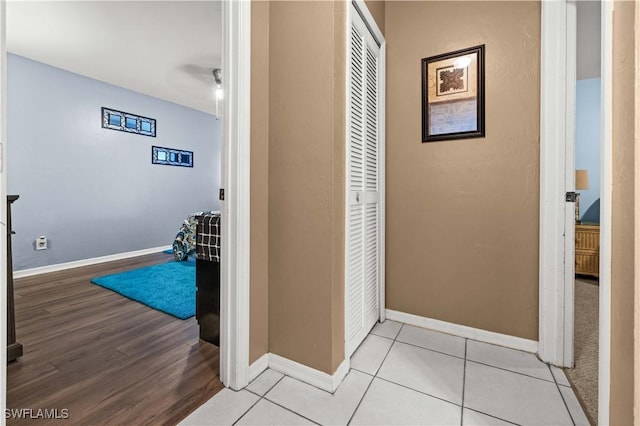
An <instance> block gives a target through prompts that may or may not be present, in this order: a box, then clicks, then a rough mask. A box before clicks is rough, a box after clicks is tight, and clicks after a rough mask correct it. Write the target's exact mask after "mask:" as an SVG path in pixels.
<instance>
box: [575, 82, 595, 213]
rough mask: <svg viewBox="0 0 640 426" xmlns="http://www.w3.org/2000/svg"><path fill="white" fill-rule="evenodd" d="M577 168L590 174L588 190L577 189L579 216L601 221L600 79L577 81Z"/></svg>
mask: <svg viewBox="0 0 640 426" xmlns="http://www.w3.org/2000/svg"><path fill="white" fill-rule="evenodd" d="M575 151H576V169H586V170H588V173H589V189H587V190H579V191H578V192H579V193H580V218H581V219H582V221H583V222H595V223H600V202H599V200H600V79H599V78H590V79H588V80H578V82H577V84H576V147H575Z"/></svg>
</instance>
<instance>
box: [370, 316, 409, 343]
mask: <svg viewBox="0 0 640 426" xmlns="http://www.w3.org/2000/svg"><path fill="white" fill-rule="evenodd" d="M400 328H402V323H401V322H395V321H389V320H386V321H385V322H383V323H378V324H376V326H375V327H373V330H371V334H375V335H376V336H381V337H386V338H387V339H395V338H396V336H397V335H398V332H399V331H400Z"/></svg>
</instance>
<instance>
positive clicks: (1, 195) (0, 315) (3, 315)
mask: <svg viewBox="0 0 640 426" xmlns="http://www.w3.org/2000/svg"><path fill="white" fill-rule="evenodd" d="M6 10H7V9H6V2H5V0H0V283H4V284H3V285H0V289H2V291H0V342H2V345H3V346H2V350H0V368H2V372H1V373H0V409H1V410H2V413H4V412H5V411H4V410H5V409H6V408H7V350H6V342H7V291H6V288H7V282H6V281H7V278H6V277H7V239H6V237H5V236H6V235H7V234H6V232H7V225H6V224H7V202H6V199H7V179H6V176H7V175H6V170H7V160H6V155H4V153H5V152H6V146H7V145H6V140H7V126H6V123H7V46H6V40H7V37H6V28H7V27H6V16H7V14H6ZM5 423H6V420H5V418H4V416H2V420H0V424H1V425H4V424H5Z"/></svg>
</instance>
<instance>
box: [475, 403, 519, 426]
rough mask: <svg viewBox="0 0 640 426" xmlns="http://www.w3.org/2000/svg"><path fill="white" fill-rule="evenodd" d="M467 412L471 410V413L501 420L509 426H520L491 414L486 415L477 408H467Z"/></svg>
mask: <svg viewBox="0 0 640 426" xmlns="http://www.w3.org/2000/svg"><path fill="white" fill-rule="evenodd" d="M467 410H469V411H474V412H476V413H479V414H483V415H485V416H488V417H492V418H494V419H498V420H501V421H503V422H505V423H509V424H512V425H516V426H520V425H519V424H518V423H514V422H512V421H511V420H507V419H503V418H502V417H497V416H495V415H493V414H489V413H485V412H483V411H480V410H476V409H475V408H468V407H467Z"/></svg>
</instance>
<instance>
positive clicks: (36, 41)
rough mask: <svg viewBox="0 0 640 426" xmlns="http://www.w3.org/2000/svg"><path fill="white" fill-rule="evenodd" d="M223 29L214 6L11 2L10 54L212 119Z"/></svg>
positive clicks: (218, 9) (215, 3)
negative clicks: (160, 100) (216, 69)
mask: <svg viewBox="0 0 640 426" xmlns="http://www.w3.org/2000/svg"><path fill="white" fill-rule="evenodd" d="M221 28H222V18H221V4H220V2H219V1H212V0H210V1H86V0H85V1H51V0H49V1H27V0H9V1H7V50H8V51H9V52H11V53H15V54H17V55H20V56H24V57H27V58H30V59H33V60H36V61H39V62H44V63H46V64H49V65H53V66H55V67H58V68H62V69H65V70H68V71H71V72H74V73H77V74H82V75H85V76H88V77H91V78H94V79H97V80H101V81H105V82H107V83H111V84H114V85H116V86H120V87H125V88H127V89H131V90H134V91H136V92H140V93H144V94H146V95H151V96H154V97H157V98H160V99H164V100H167V101H170V102H175V103H177V104H180V105H185V106H188V107H191V108H194V109H197V110H200V111H205V112H208V113H211V114H213V113H214V112H215V100H214V85H215V83H214V81H213V75H212V71H213V69H214V68H219V67H220V65H221V60H222V55H221V51H222V31H221ZM222 77H223V79H224V73H223V75H222Z"/></svg>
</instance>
